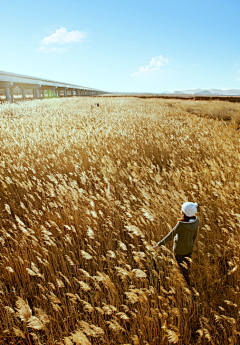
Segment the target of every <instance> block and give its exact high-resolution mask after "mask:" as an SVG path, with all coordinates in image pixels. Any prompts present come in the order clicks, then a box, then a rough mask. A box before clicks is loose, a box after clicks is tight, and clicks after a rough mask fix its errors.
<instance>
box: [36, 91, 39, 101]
mask: <svg viewBox="0 0 240 345" xmlns="http://www.w3.org/2000/svg"><path fill="white" fill-rule="evenodd" d="M36 98H37V99H39V90H38V89H36Z"/></svg>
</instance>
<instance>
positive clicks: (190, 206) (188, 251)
mask: <svg viewBox="0 0 240 345" xmlns="http://www.w3.org/2000/svg"><path fill="white" fill-rule="evenodd" d="M197 206H198V204H197V203H193V202H185V203H184V204H183V205H182V215H183V216H182V218H181V219H179V220H178V223H177V224H176V225H175V227H174V228H173V229H172V231H170V232H169V234H167V236H165V237H164V238H163V239H162V240H161V241H160V242H158V243H157V245H156V246H154V247H153V249H154V250H157V249H158V248H159V247H160V246H163V245H165V244H167V243H168V242H169V241H171V240H172V239H173V238H174V243H173V252H174V254H175V258H176V260H177V262H178V264H179V267H180V269H181V272H182V274H183V276H184V278H185V280H186V282H187V284H188V285H189V286H190V278H189V269H190V262H189V260H188V258H191V255H192V251H193V246H194V242H195V240H196V237H197V231H198V225H199V221H198V218H197V217H196V216H195V213H196V212H197ZM182 264H183V265H182Z"/></svg>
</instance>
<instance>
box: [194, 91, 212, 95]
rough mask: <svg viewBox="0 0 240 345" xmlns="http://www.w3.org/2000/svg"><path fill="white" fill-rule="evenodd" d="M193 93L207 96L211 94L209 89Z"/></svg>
mask: <svg viewBox="0 0 240 345" xmlns="http://www.w3.org/2000/svg"><path fill="white" fill-rule="evenodd" d="M194 95H207V96H208V95H209V96H211V95H212V93H211V92H210V91H208V90H203V91H200V92H197V93H194Z"/></svg>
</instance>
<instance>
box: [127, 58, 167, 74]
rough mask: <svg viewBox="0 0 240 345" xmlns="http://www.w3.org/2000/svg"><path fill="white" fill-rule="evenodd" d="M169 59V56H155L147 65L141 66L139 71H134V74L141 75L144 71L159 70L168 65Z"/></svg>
mask: <svg viewBox="0 0 240 345" xmlns="http://www.w3.org/2000/svg"><path fill="white" fill-rule="evenodd" d="M168 65H169V60H168V58H165V57H163V56H162V55H160V56H156V57H153V58H152V59H151V61H150V63H149V65H147V66H141V67H139V70H138V71H137V72H134V73H133V74H132V75H134V76H136V75H141V74H142V73H148V72H152V71H159V70H160V69H161V67H162V66H168Z"/></svg>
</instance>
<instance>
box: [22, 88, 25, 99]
mask: <svg viewBox="0 0 240 345" xmlns="http://www.w3.org/2000/svg"><path fill="white" fill-rule="evenodd" d="M25 97H26V94H25V90H24V89H22V99H25Z"/></svg>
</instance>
